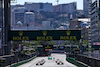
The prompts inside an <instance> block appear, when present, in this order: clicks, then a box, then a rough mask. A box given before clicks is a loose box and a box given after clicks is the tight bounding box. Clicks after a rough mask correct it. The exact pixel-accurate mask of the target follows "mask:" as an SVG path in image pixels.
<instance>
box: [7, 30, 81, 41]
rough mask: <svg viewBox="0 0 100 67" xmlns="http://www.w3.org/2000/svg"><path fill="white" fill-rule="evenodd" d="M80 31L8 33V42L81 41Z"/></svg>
mask: <svg viewBox="0 0 100 67" xmlns="http://www.w3.org/2000/svg"><path fill="white" fill-rule="evenodd" d="M80 38H81V31H80V30H33V31H8V41H11V40H12V41H21V40H80Z"/></svg>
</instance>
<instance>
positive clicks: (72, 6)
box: [53, 2, 77, 13]
mask: <svg viewBox="0 0 100 67" xmlns="http://www.w3.org/2000/svg"><path fill="white" fill-rule="evenodd" d="M76 9H77V3H76V2H72V3H68V4H59V5H55V6H53V11H54V12H65V13H72V12H74V11H75V10H76Z"/></svg>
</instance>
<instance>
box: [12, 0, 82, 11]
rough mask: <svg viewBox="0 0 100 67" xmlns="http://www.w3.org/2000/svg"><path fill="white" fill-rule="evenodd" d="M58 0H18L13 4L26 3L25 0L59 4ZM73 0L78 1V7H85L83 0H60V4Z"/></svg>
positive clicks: (27, 0) (73, 0) (26, 0)
mask: <svg viewBox="0 0 100 67" xmlns="http://www.w3.org/2000/svg"><path fill="white" fill-rule="evenodd" d="M56 1H57V0H17V3H12V5H15V4H24V3H25V2H36V3H38V2H43V3H46V2H48V3H52V4H53V5H57V2H56ZM71 2H77V9H83V0H59V3H58V4H64V3H71Z"/></svg>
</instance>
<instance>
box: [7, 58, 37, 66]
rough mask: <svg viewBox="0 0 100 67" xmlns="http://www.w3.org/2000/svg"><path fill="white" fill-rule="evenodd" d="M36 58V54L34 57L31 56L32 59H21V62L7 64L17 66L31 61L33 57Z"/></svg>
mask: <svg viewBox="0 0 100 67" xmlns="http://www.w3.org/2000/svg"><path fill="white" fill-rule="evenodd" d="M35 58H36V56H35V57H32V58H30V59H28V60H24V61H20V62H18V63H15V64H12V65H10V66H7V67H17V66H19V65H22V64H25V63H27V62H30V61H31V60H33V59H35Z"/></svg>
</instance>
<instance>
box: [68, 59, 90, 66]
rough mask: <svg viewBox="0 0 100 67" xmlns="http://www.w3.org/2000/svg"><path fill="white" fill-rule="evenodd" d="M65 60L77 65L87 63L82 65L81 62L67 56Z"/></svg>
mask: <svg viewBox="0 0 100 67" xmlns="http://www.w3.org/2000/svg"><path fill="white" fill-rule="evenodd" d="M66 60H67V61H68V62H70V63H72V64H74V65H76V66H78V67H88V66H87V65H83V64H82V63H79V62H77V61H76V60H75V58H71V57H67V58H66Z"/></svg>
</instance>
